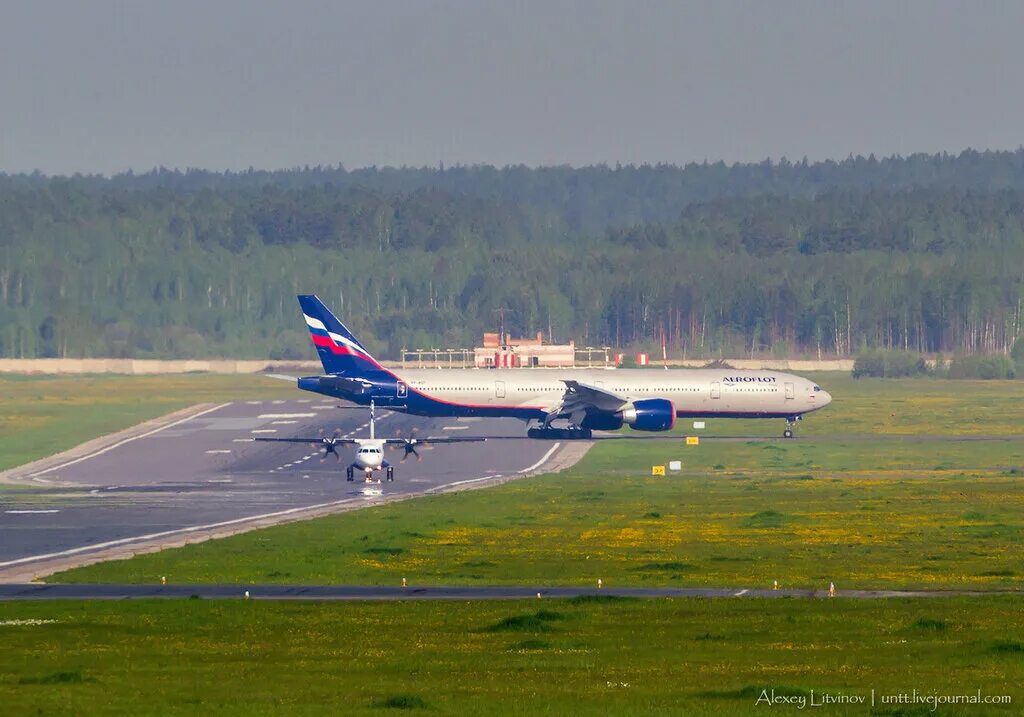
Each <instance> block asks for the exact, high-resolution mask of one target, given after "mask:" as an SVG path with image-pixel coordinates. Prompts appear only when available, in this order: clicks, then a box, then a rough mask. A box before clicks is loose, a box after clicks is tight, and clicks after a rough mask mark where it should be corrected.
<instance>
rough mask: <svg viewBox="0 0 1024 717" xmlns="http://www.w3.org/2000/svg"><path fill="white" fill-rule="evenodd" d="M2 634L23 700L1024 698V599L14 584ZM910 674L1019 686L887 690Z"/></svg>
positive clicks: (862, 711)
mask: <svg viewBox="0 0 1024 717" xmlns="http://www.w3.org/2000/svg"><path fill="white" fill-rule="evenodd" d="M31 621H40V623H33V622H31ZM50 621H52V622H50ZM19 622H20V623H21V624H18V623H19ZM0 639H2V640H3V644H4V649H3V650H2V651H0V704H2V705H3V711H4V712H5V713H6V714H12V715H16V714H21V715H27V714H151V713H158V714H170V715H174V714H207V713H210V712H217V713H223V714H239V715H263V714H280V713H288V714H309V715H314V714H316V715H319V714H368V715H369V714H376V715H379V714H389V713H392V712H394V713H399V714H402V713H407V712H412V713H416V714H459V715H466V714H480V715H490V714H522V715H526V714H530V715H533V714H551V715H569V714H617V715H629V714H672V715H683V714H685V715H712V714H714V715H733V714H738V715H743V714H759V713H762V712H763V711H764V710H765V709H766V707H765V706H764V705H760V706H759V705H757V700H758V699H759V697H760V696H761V692H762V690H768V691H769V694H770V691H771V690H774V691H775V694H776V695H780V696H782V695H784V696H787V697H790V698H797V699H799V698H800V697H803V698H804V699H805V700H809V699H810V697H811V692H812V691H813V692H814V695H815V697H814V699H815V700H816V701H818V702H820V701H822V700H823V699H824V697H823V694H825V693H827V694H829V695H832V696H833V697H834V696H837V695H846V696H859V697H861V698H863V699H865V700H870V696H871V690H872V689H874V690H875V691H876V695H875V699H876V706H875V708H874V710H871V708H870V706H869V705H868V706H865V705H852V706H844V707H840V708H835V707H833V708H828V707H818V708H812V707H810V706H809V705H808V706H807V707H806V709H807V711H808V712H810V713H812V714H829V715H832V714H855V715H866V714H873V715H930V714H938V715H951V714H962V715H986V714H1019V712H1020V705H1021V700H1024V690H1022V688H1021V684H1022V682H1024V623H1022V618H1021V611H1020V602H1019V601H1018V600H1015V599H1013V598H985V599H980V600H969V599H947V598H942V599H929V600H918V601H909V600H883V601H849V600H844V599H842V598H838V599H835V600H786V599H783V600H749V599H742V600H740V599H737V600H732V601H727V600H697V599H685V600H657V601H655V600H645V601H640V600H618V601H594V600H575V601H572V600H551V601H543V602H542V601H539V600H538V601H530V602H499V603H422V602H421V603H401V604H395V603H390V604H380V603H377V604H367V603H360V604H342V603H324V604H296V603H261V602H243V601H241V600H239V601H219V602H208V601H198V600H184V601H174V602H157V601H130V602H117V603H112V602H92V603H63V602H60V603H18V604H10V603H7V604H3V603H0ZM915 689H916V690H917V691H918V692H919V693H921V694H924V695H932V694H940V695H954V694H961V693H962V694H972V695H973V694H976V692H977V691H978V690H980V691H981V693H982V694H983V695H989V696H997V695H1008V696H1009V697H1010V698H1011V699H1012V703H1011V704H1009V705H1004V706H1000V707H995V706H992V705H983V706H960V707H948V706H942V707H940V708H939V709H938V710H937V711H935V712H932V711H930V709H931V708H930V707H929V706H928V705H927V704H924V705H918V706H916V707H912V708H908V707H907V706H900V705H884V704H882V702H881V700H882V699H883V696H885V695H893V694H898V693H911V692H912V691H913V690H915ZM779 710H780V711H781V713H783V714H799V713H800V710H799V709H798V708H797V707H796V706H795V705H789V706H784V707H780V708H779ZM769 712H771V710H769Z"/></svg>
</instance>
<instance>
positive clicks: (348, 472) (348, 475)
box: [345, 466, 355, 483]
mask: <svg viewBox="0 0 1024 717" xmlns="http://www.w3.org/2000/svg"><path fill="white" fill-rule="evenodd" d="M354 476H355V469H354V468H352V466H349V467H348V468H346V469H345V480H347V481H348V482H349V483H351V482H352V481H354V480H355V477H354Z"/></svg>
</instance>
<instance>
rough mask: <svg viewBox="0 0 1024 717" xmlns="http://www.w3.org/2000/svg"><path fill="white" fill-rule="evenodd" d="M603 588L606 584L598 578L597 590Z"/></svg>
mask: <svg viewBox="0 0 1024 717" xmlns="http://www.w3.org/2000/svg"><path fill="white" fill-rule="evenodd" d="M603 587H604V582H602V580H601V578H598V579H597V589H598V590H600V589H601V588H603Z"/></svg>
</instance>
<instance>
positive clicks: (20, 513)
mask: <svg viewBox="0 0 1024 717" xmlns="http://www.w3.org/2000/svg"><path fill="white" fill-rule="evenodd" d="M4 512H5V513H10V514H11V515H28V514H33V515H34V514H37V513H59V512H60V511H59V510H5V511H4Z"/></svg>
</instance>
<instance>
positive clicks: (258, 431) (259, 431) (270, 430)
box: [249, 428, 277, 433]
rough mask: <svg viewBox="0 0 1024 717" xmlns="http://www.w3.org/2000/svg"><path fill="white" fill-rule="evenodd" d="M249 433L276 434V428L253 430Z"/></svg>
mask: <svg viewBox="0 0 1024 717" xmlns="http://www.w3.org/2000/svg"><path fill="white" fill-rule="evenodd" d="M249 433H277V429H276V428H254V429H252V430H251V431H249Z"/></svg>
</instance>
